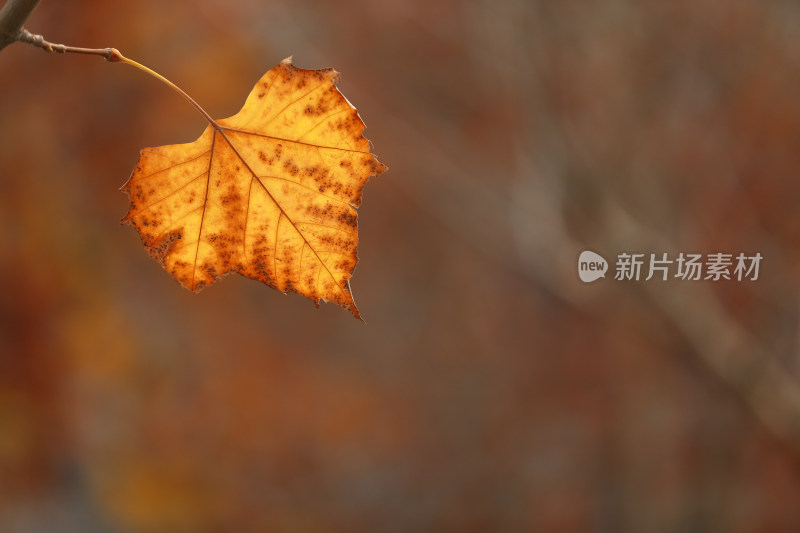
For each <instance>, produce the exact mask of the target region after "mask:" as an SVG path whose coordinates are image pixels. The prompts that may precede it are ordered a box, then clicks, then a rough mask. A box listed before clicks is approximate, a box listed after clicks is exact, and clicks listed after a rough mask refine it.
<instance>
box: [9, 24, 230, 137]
mask: <svg viewBox="0 0 800 533" xmlns="http://www.w3.org/2000/svg"><path fill="white" fill-rule="evenodd" d="M17 40H19V41H22V42H24V43H28V44H32V45H33V46H36V47H39V48H41V49H42V50H44V51H46V52H50V53H56V54H86V55H96V56H100V57H102V58H104V59H105V60H106V61H109V62H111V63H126V64H128V65H130V66H132V67H136V68H138V69H139V70H141V71H143V72H146V73H147V74H150V75H151V76H153V77H154V78H156V79H158V80H159V81H161V82H162V83H164V84H166V85H167V86H168V87H169V88H171V89H172V90H174V91H175V92H177V93H178V94H180V95H181V96H182V97H183V98H184V99H186V101H187V102H189V103H190V104H192V106H193V107H194V108H195V109H197V111H199V112H200V114H201V115H203V117H204V118H205V119H206V120H207V121H208V122H209V124H211V126H212V127H213V128H214V129H216V130H219V129H220V125H219V124H217V122H216V121H215V120H214V119H213V118H211V115H209V114H208V113H207V112H206V110H205V109H203V108H202V107H200V104H198V103H197V102H195V100H194V98H192V97H191V96H189V95H188V94H186V92H185V91H184V90H183V89H181V88H180V87H178V86H177V85H175V84H174V83H172V82H171V81H169V80H168V79H167V78H165V77H164V76H162V75H161V74H159V73H158V72H156V71H155V70H153V69H151V68H148V67H146V66H144V65H142V64H141V63H138V62H136V61H134V60H133V59H128V58H127V57H125V56H124V55H122V54H121V53H120V51H119V50H117V49H116V48H79V47H76V46H66V45H63V44H54V43H51V42H48V41H45V39H44V37H42V36H41V35H36V34H33V33H31V32H29V31H28V30H26V29H24V28H23V29H22V30H20V32H19V36H18V37H17Z"/></svg>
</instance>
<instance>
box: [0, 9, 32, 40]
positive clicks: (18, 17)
mask: <svg viewBox="0 0 800 533" xmlns="http://www.w3.org/2000/svg"><path fill="white" fill-rule="evenodd" d="M38 3H39V0H8V2H6V5H4V6H3V9H1V10H0V50H2V49H3V48H5V47H6V46H8V45H9V44H11V43H13V42H14V41H18V40H19V36H20V32H21V31H22V25H23V24H25V21H26V20H28V17H29V16H30V15H31V13H32V12H33V9H34V8H35V7H36V5H37V4H38Z"/></svg>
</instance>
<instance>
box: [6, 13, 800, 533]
mask: <svg viewBox="0 0 800 533" xmlns="http://www.w3.org/2000/svg"><path fill="white" fill-rule="evenodd" d="M27 27H28V28H29V29H30V30H31V31H33V32H34V33H41V34H43V35H44V36H45V38H47V39H48V40H50V41H52V42H56V43H65V44H70V45H73V46H87V47H106V46H114V47H117V48H119V49H120V50H121V51H122V52H123V53H124V54H125V55H126V56H128V57H130V58H132V59H135V60H137V61H140V62H142V63H144V64H146V65H148V66H149V67H151V68H153V69H155V70H157V71H159V72H160V73H162V74H164V75H165V76H167V77H168V78H170V79H171V80H172V81H174V82H176V83H177V84H178V85H180V86H181V87H183V88H184V89H185V90H186V91H187V92H189V93H190V94H191V95H192V96H193V97H194V98H195V99H196V100H197V101H198V102H200V103H201V104H202V105H203V106H204V107H205V108H206V109H207V110H208V111H209V112H210V113H211V115H212V116H215V117H220V118H221V117H226V116H229V115H232V114H234V113H236V112H237V111H238V110H239V108H240V107H241V105H242V103H243V102H244V98H245V97H246V95H247V94H248V93H249V91H250V90H251V88H252V86H253V84H254V83H255V82H256V81H257V80H258V79H259V78H260V77H261V75H262V74H264V72H266V71H267V70H269V69H270V68H271V67H272V66H274V65H275V64H277V63H278V62H279V61H281V60H282V59H284V58H285V57H287V56H290V55H293V56H294V62H295V64H296V65H297V66H299V67H303V68H323V67H331V66H332V67H335V68H336V69H337V70H339V71H340V72H341V73H342V81H341V83H340V89H341V90H342V92H343V93H344V94H345V95H346V96H347V97H348V99H350V101H352V102H353V103H354V105H356V106H357V107H358V109H359V111H360V113H361V116H362V117H363V119H364V121H365V122H366V124H367V126H368V128H367V130H366V132H365V135H366V136H367V137H368V138H369V139H370V140H371V141H372V142H373V144H374V151H375V153H376V154H377V155H378V157H379V159H380V160H381V161H382V162H383V163H385V164H386V165H388V166H389V168H390V170H389V172H387V173H386V174H384V175H383V176H381V177H380V178H378V179H373V180H371V181H370V182H369V183H368V184H367V187H366V189H365V194H364V202H363V204H362V207H361V208H360V210H359V222H360V224H359V226H360V238H361V241H360V250H359V255H360V261H359V264H358V266H357V268H356V271H355V274H354V277H353V280H352V287H353V293H354V295H355V298H356V301H357V303H358V305H359V308H360V309H361V312H362V314H363V316H364V317H365V319H366V322H367V323H366V325H365V324H362V323H360V322H358V321H357V320H354V319H353V317H352V316H351V315H350V314H349V313H348V312H347V311H345V310H342V309H339V308H337V307H335V306H333V305H325V304H323V305H322V307H321V309H319V310H317V309H315V308H314V306H313V305H311V304H310V303H309V302H308V300H306V299H304V298H302V297H300V296H297V295H290V296H284V295H282V294H280V293H278V292H275V291H272V290H270V289H269V288H267V287H265V286H263V285H261V284H258V283H256V282H254V281H251V280H247V279H244V278H241V277H239V276H229V277H227V278H225V279H224V280H223V281H221V282H219V283H217V284H215V285H214V286H212V287H210V288H207V289H205V290H204V291H202V292H201V293H200V294H192V293H190V292H188V291H186V290H184V289H182V288H181V287H180V286H179V285H178V284H177V283H176V282H175V281H173V280H172V279H171V278H170V277H169V276H168V275H167V274H166V272H164V271H163V269H162V268H161V267H160V266H159V265H158V264H157V263H156V262H155V261H153V260H152V259H151V258H150V257H149V256H148V255H147V253H145V251H144V249H143V248H142V246H141V244H140V241H139V238H138V236H137V234H136V232H135V231H134V230H133V229H132V228H131V227H120V225H119V220H120V219H121V217H122V216H123V215H124V214H125V212H126V211H127V198H126V197H125V195H124V194H122V193H120V192H119V187H120V186H121V185H122V184H123V183H124V182H125V181H126V179H127V178H128V176H129V175H130V172H131V170H132V169H133V166H134V164H135V162H136V160H137V158H138V151H139V149H140V148H142V147H145V146H158V145H162V144H172V143H179V142H189V141H192V140H194V139H195V138H197V136H198V135H199V134H200V132H201V131H202V130H203V128H204V127H205V124H204V121H203V118H202V117H201V116H200V115H199V114H198V113H197V112H196V111H195V110H194V109H192V108H191V107H190V106H189V105H187V104H186V103H185V102H183V101H182V100H181V99H180V98H179V97H178V96H177V95H175V94H174V93H173V92H172V91H170V90H168V89H167V88H166V87H164V86H163V85H161V84H160V83H158V82H157V81H155V80H153V79H151V78H149V77H148V76H146V75H144V74H143V73H141V72H139V71H136V70H135V69H132V68H129V67H126V66H124V65H113V64H108V63H105V62H104V61H103V60H102V59H100V58H97V57H82V56H76V55H69V56H57V55H51V54H46V53H44V52H42V51H41V50H38V49H36V48H34V47H32V46H29V45H26V44H21V43H15V44H13V45H11V46H9V47H8V48H5V49H4V50H3V51H2V52H0V531H2V532H10V533H28V532H47V533H66V532H89V533H123V532H124V533H128V532H130V533H139V532H142V533H150V532H152V533H161V532H170V533H173V532H178V533H181V532H187V533H188V532H199V533H205V532H228V531H243V532H250V531H253V532H261V531H280V532H284V531H286V532H295V531H297V532H317V531H320V532H323V531H334V532H339V531H341V532H345V531H347V532H354V531H370V532H375V531H380V532H414V531H420V532H422V531H436V532H484V531H487V532H501V531H502V532H517V531H519V532H522V531H525V532H528V531H531V532H538V531H545V532H549V531H559V532H587V531H591V532H618V531H633V532H640V531H648V532H691V531H697V532H716V531H719V532H737V533H750V532H784V531H786V532H790V531H798V530H800V386H799V385H798V383H800V290H799V289H800V283H799V281H800V276H798V270H799V267H800V212H798V208H797V205H798V203H799V202H800V176H799V175H798V173H799V171H800V98H798V94H800V4H798V3H797V2H794V1H791V0H758V1H756V0H728V1H726V2H720V1H718V0H672V1H670V2H662V1H657V0H647V1H634V0H608V1H603V2H590V1H586V0H563V1H559V2H554V1H547V0H541V1H535V0H502V1H496V0H495V1H488V0H484V1H479V0H475V1H460V2H459V1H455V0H424V1H423V0H384V1H381V2H365V1H361V2H359V1H355V0H340V1H337V2H332V1H330V2H322V1H313V0H293V1H288V0H273V1H269V2H253V1H245V0H225V1H224V2H222V1H218V0H192V1H189V0H182V1H175V2H161V1H157V0H141V1H139V2H89V1H88V0H81V1H74V2H56V1H53V0H43V1H42V2H41V4H40V5H39V7H38V8H37V9H36V11H35V12H34V13H33V15H32V16H31V18H30V19H29V20H28V23H27ZM584 249H591V250H594V251H596V252H599V253H601V254H602V255H604V256H605V257H606V258H607V259H609V260H610V261H611V262H612V266H611V269H612V271H613V268H614V266H613V261H614V258H615V257H616V254H618V253H620V252H640V253H647V254H649V253H662V252H667V253H669V254H671V255H677V254H678V253H679V252H686V253H689V252H695V253H703V254H706V253H713V252H727V253H733V254H738V253H740V252H743V253H746V254H754V253H756V252H758V253H761V254H762V256H763V257H764V260H763V262H762V264H761V272H760V276H759V279H758V280H757V281H749V282H744V281H743V282H736V281H722V282H717V283H713V282H710V281H708V282H702V281H698V282H687V281H668V282H663V281H657V280H651V281H649V282H644V281H640V282H622V281H615V280H613V279H611V276H607V278H606V279H605V280H600V281H598V282H596V283H593V284H584V283H582V282H581V281H580V280H579V279H578V276H577V268H576V267H577V258H578V255H579V253H580V252H581V251H582V250H584Z"/></svg>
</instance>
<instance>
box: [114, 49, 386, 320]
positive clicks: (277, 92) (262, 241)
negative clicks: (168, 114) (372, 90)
mask: <svg viewBox="0 0 800 533" xmlns="http://www.w3.org/2000/svg"><path fill="white" fill-rule="evenodd" d="M337 80H338V74H337V73H336V71H334V70H333V69H324V70H304V69H299V68H296V67H295V66H293V65H292V63H291V60H290V59H287V60H284V61H283V62H282V63H280V64H279V65H277V66H276V67H274V68H273V69H272V70H270V71H269V72H267V73H266V74H265V75H264V77H262V78H261V79H260V80H259V81H258V83H257V84H256V86H255V87H254V88H253V90H252V92H251V93H250V95H249V96H248V98H247V100H246V102H245V104H244V107H243V108H242V109H241V110H240V111H239V113H237V114H236V115H234V116H232V117H230V118H227V119H223V120H218V121H214V122H212V123H211V124H210V125H209V126H208V128H206V130H205V131H204V132H203V134H202V135H201V136H200V138H198V139H197V140H196V141H194V142H192V143H188V144H176V145H170V146H161V147H158V148H145V149H143V150H142V151H141V156H140V159H139V162H138V163H137V165H136V168H135V169H134V171H133V174H132V175H131V178H130V179H129V180H128V182H127V183H126V184H125V185H124V186H123V188H122V189H123V191H125V192H126V193H127V194H128V196H129V198H130V209H129V211H128V214H127V215H126V216H125V218H124V219H123V222H124V223H129V224H131V225H133V226H134V227H135V228H136V229H137V230H138V231H139V234H140V236H141V238H142V242H143V244H144V246H145V248H146V249H147V250H148V252H149V253H150V254H151V255H152V256H153V257H154V258H155V259H156V260H158V261H159V262H160V263H161V264H162V265H163V266H164V268H165V269H166V270H167V272H169V273H170V275H172V276H173V277H174V278H175V279H177V280H178V281H179V282H180V283H181V284H182V285H183V286H184V287H186V288H187V289H190V290H192V291H198V290H200V289H201V288H202V287H204V286H206V285H210V284H211V283H214V281H216V280H217V279H218V278H219V277H221V276H223V275H225V274H227V273H229V272H238V273H239V274H242V275H243V276H246V277H249V278H252V279H255V280H258V281H262V282H264V283H266V284H267V285H269V286H270V287H273V288H275V289H277V290H279V291H281V292H295V293H298V294H302V295H303V296H306V297H308V298H310V299H311V300H312V301H314V303H315V304H317V305H319V300H320V299H322V300H326V301H331V302H335V303H337V304H339V305H340V306H342V307H344V308H346V309H349V310H350V311H351V312H352V313H353V315H354V316H355V317H356V318H360V314H359V312H358V309H357V308H356V305H355V302H354V301H353V297H352V294H351V292H350V284H349V279H350V277H351V275H352V272H353V268H354V267H355V265H356V261H357V256H356V249H357V245H358V229H357V211H356V208H357V207H358V206H359V204H360V203H361V193H362V190H363V187H364V184H365V183H366V181H367V180H368V179H369V178H370V177H371V176H377V175H379V174H381V173H382V172H384V171H385V170H386V167H385V166H384V165H382V164H381V163H380V162H378V160H377V159H376V158H375V156H374V155H373V154H371V153H370V147H369V142H368V141H367V139H365V138H364V136H363V135H362V131H363V129H364V123H363V122H362V121H361V118H360V117H359V115H358V112H357V111H356V109H355V108H354V107H353V106H352V105H350V103H349V102H348V101H347V100H346V99H345V97H344V96H342V94H341V93H340V92H339V91H338V89H337V88H336V85H335V84H336V82H337Z"/></svg>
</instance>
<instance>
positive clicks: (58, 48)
mask: <svg viewBox="0 0 800 533" xmlns="http://www.w3.org/2000/svg"><path fill="white" fill-rule="evenodd" d="M17 40H18V41H20V42H23V43H28V44H32V45H33V46H36V47H38V48H41V49H42V50H44V51H45V52H50V53H55V54H67V53H69V54H86V55H94V56H100V57H102V58H104V59H105V60H106V61H111V62H113V63H116V62H119V61H122V54H120V53H119V50H117V49H116V48H79V47H77V46H67V45H64V44H55V43H51V42H48V41H45V40H44V37H42V36H41V35H36V34H34V33H31V32H29V31H28V30H26V29H24V28H23V29H22V30H20V31H19V33H18V35H17Z"/></svg>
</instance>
